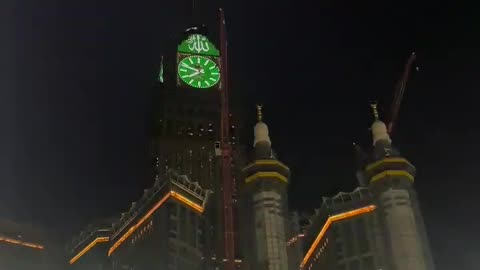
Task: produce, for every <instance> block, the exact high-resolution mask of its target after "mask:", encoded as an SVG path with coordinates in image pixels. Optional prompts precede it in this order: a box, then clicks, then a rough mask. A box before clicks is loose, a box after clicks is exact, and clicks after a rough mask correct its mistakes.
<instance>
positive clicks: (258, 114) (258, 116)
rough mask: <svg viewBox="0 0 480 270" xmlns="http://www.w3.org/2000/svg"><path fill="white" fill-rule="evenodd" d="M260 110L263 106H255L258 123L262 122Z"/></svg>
mask: <svg viewBox="0 0 480 270" xmlns="http://www.w3.org/2000/svg"><path fill="white" fill-rule="evenodd" d="M262 108H263V105H260V104H258V105H257V120H258V122H262V120H263V114H262Z"/></svg>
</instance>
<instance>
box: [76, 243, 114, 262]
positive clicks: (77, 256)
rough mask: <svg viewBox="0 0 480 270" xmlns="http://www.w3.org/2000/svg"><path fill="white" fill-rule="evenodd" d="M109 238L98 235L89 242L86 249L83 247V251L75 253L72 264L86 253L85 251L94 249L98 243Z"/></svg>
mask: <svg viewBox="0 0 480 270" xmlns="http://www.w3.org/2000/svg"><path fill="white" fill-rule="evenodd" d="M108 240H109V238H108V237H97V238H95V240H93V241H92V242H91V243H90V244H88V246H86V247H85V248H84V249H82V251H80V252H79V253H78V254H77V255H75V257H73V258H72V259H71V260H70V264H74V263H75V262H76V261H78V259H80V257H82V256H83V255H85V253H87V252H88V251H89V250H90V249H92V248H93V247H94V246H95V245H96V244H98V243H104V242H108Z"/></svg>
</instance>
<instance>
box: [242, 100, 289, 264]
mask: <svg viewBox="0 0 480 270" xmlns="http://www.w3.org/2000/svg"><path fill="white" fill-rule="evenodd" d="M257 116H258V122H257V124H256V125H255V128H254V143H253V146H254V151H255V157H254V160H253V161H252V163H250V164H249V165H247V166H246V167H245V168H244V169H243V172H244V175H245V181H244V183H243V188H242V189H243V190H242V194H243V196H242V197H243V199H242V201H243V203H242V208H243V212H244V213H245V214H244V215H242V218H244V219H245V221H246V222H245V226H247V227H248V229H247V230H246V233H245V235H244V236H242V239H243V241H244V242H245V243H246V246H245V247H244V249H245V251H244V253H245V255H246V256H245V257H246V261H248V264H249V268H250V269H255V270H288V265H289V264H288V256H287V246H286V241H287V239H286V226H287V225H286V219H287V218H288V209H287V184H288V178H289V175H290V170H289V168H288V167H287V166H286V165H284V164H283V163H281V162H280V161H278V160H276V159H275V158H274V157H273V155H272V147H271V146H272V142H271V141H270V136H269V134H268V133H269V132H268V126H267V125H266V124H265V123H264V122H263V116H262V107H261V106H257Z"/></svg>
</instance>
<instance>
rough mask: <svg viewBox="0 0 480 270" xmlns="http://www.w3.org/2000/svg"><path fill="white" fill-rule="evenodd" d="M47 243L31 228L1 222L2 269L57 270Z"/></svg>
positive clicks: (6, 221)
mask: <svg viewBox="0 0 480 270" xmlns="http://www.w3.org/2000/svg"><path fill="white" fill-rule="evenodd" d="M46 242H47V239H46V237H45V236H44V235H43V233H42V232H40V231H39V230H36V229H35V228H32V227H31V226H27V225H23V224H17V223H15V222H12V221H9V220H0V269H12V270H13V269H15V270H30V269H39V270H47V269H55V268H54V267H55V266H54V265H53V261H52V258H51V255H52V254H51V252H50V251H49V249H48V248H50V247H47V244H46Z"/></svg>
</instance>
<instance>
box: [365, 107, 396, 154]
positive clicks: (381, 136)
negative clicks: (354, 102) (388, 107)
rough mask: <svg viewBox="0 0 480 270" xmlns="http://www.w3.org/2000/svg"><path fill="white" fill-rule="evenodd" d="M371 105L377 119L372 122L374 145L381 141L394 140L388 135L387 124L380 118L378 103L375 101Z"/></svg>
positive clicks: (389, 141) (388, 141)
mask: <svg viewBox="0 0 480 270" xmlns="http://www.w3.org/2000/svg"><path fill="white" fill-rule="evenodd" d="M370 107H372V111H373V117H374V118H375V121H374V122H373V124H372V137H373V145H375V144H376V143H377V142H379V141H385V142H387V143H388V144H390V143H391V142H392V140H391V139H390V136H389V135H388V130H387V126H386V125H385V123H384V122H382V120H380V115H379V113H378V107H377V103H376V102H374V103H372V104H370Z"/></svg>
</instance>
